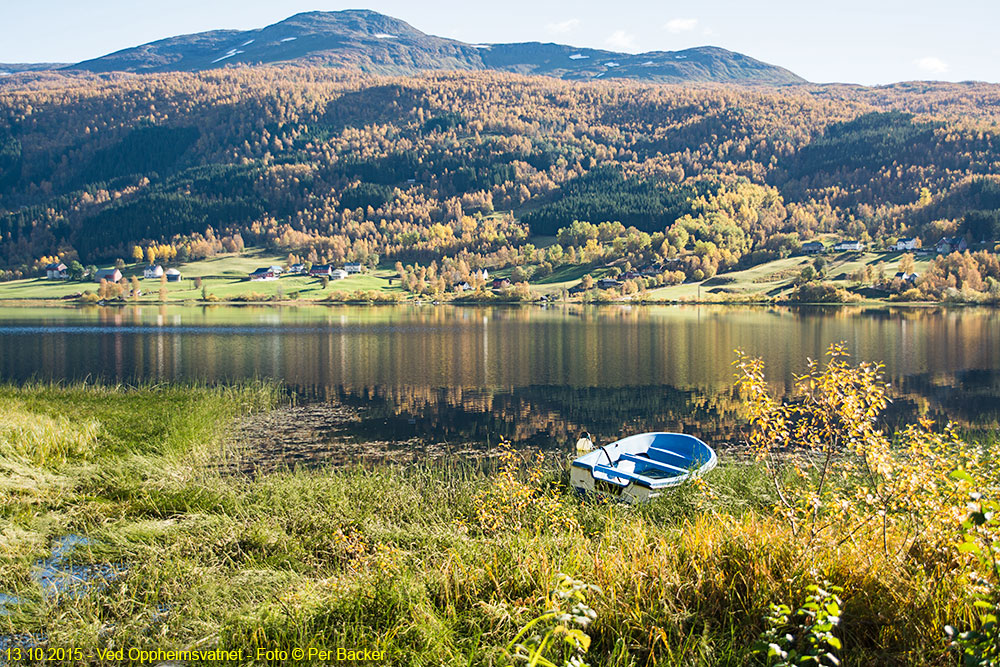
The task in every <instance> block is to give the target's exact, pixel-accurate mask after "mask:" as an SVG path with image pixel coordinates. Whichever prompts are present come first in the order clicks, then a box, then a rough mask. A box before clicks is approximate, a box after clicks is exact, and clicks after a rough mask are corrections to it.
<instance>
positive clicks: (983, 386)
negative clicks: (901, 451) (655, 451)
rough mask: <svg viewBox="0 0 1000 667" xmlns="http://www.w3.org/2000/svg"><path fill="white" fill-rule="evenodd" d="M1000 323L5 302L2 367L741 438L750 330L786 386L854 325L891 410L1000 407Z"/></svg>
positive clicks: (19, 375) (428, 428)
mask: <svg viewBox="0 0 1000 667" xmlns="http://www.w3.org/2000/svg"><path fill="white" fill-rule="evenodd" d="M998 325H1000V311H996V310H987V309H978V308H975V309H974V308H962V309H947V308H919V309H900V308H892V307H874V308H871V307H851V308H846V309H845V308H800V309H786V308H772V307H767V308H761V307H757V308H754V307H705V306H679V307H658V306H653V307H635V308H629V307H621V306H596V307H595V306H569V307H563V306H556V307H549V308H540V307H536V306H531V307H524V308H500V307H497V308H488V307H483V308H472V307H416V306H400V307H383V308H364V307H349V306H345V307H336V308H318V307H311V308H305V307H304V308H295V307H291V308H259V307H257V308H254V307H248V308H227V309H210V308H206V309H200V308H186V309H185V308H180V307H173V306H166V307H150V306H143V307H137V308H131V307H126V308H88V309H59V310H56V309H21V310H17V309H4V311H3V312H2V313H0V378H2V379H4V380H14V381H20V380H26V379H30V378H39V379H49V378H52V379H56V380H82V379H85V378H89V380H90V381H96V380H101V381H110V382H126V383H130V382H171V381H203V382H208V383H226V382H233V381H239V380H243V379H246V378H274V379H276V380H277V381H279V382H282V383H284V384H286V385H287V386H289V387H291V388H292V389H293V391H295V392H297V393H299V394H300V396H301V397H302V399H303V401H312V400H320V401H326V400H330V401H333V402H335V403H336V402H346V403H349V404H350V405H352V406H357V407H359V408H365V409H364V410H363V411H362V413H363V414H365V415H366V418H365V420H364V421H363V423H362V424H361V425H360V426H359V428H361V429H368V430H369V432H370V433H372V434H376V431H377V432H378V433H377V435H378V437H379V438H389V437H392V438H393V439H396V440H399V441H404V440H406V439H408V438H410V437H412V436H413V435H414V434H416V433H418V432H419V433H420V434H423V435H422V437H426V438H429V439H437V438H442V439H446V440H449V441H451V440H454V441H459V440H460V441H464V442H485V441H486V440H487V439H488V438H490V439H491V441H493V440H495V438H496V436H497V435H499V434H505V435H509V436H510V437H512V438H514V439H516V440H518V441H521V442H531V443H537V444H539V445H546V446H548V445H549V444H559V445H560V446H561V445H562V444H565V443H568V442H570V441H572V440H573V439H574V438H575V436H576V435H577V433H578V432H579V431H581V430H585V429H586V430H589V431H591V432H592V433H594V434H595V435H596V436H598V438H599V439H604V440H606V439H609V438H614V437H617V436H619V435H621V434H622V433H626V432H634V431H637V430H649V429H675V430H685V431H689V432H691V433H695V434H698V435H702V436H704V437H705V438H706V439H708V440H712V441H724V440H731V439H733V437H734V435H735V434H736V432H737V428H738V425H739V420H738V419H737V418H736V416H735V410H736V408H737V407H738V406H737V404H736V401H735V400H734V399H733V398H732V396H731V387H732V382H733V368H732V365H731V364H732V360H733V350H734V349H735V348H742V349H744V350H745V351H746V352H747V353H749V354H752V355H755V356H760V357H762V358H763V359H764V362H765V364H766V373H767V377H768V378H770V379H771V380H772V381H773V383H774V388H775V390H776V391H781V390H783V389H787V388H789V387H790V385H791V383H792V378H793V376H794V374H796V373H801V372H802V371H803V370H804V369H805V360H806V358H807V357H813V358H816V357H818V356H822V355H823V352H824V350H825V349H826V348H827V346H828V345H829V344H830V343H832V342H836V341H842V340H843V341H847V343H848V346H849V347H850V349H851V352H852V354H853V355H854V358H855V359H857V360H882V361H884V362H885V364H886V379H887V380H888V381H889V382H890V383H891V384H892V385H893V388H894V390H895V391H896V393H897V395H899V396H900V397H901V398H900V400H897V401H896V402H895V403H894V404H893V405H892V407H891V409H890V412H889V414H888V415H887V420H888V421H889V422H890V423H896V422H898V421H899V420H901V419H904V418H906V419H909V418H911V417H912V415H913V413H914V412H916V411H923V412H927V413H929V414H931V415H932V416H934V417H936V418H939V419H940V420H941V421H944V419H945V416H946V415H947V416H948V417H950V418H952V419H955V420H957V421H959V422H962V423H981V422H982V421H984V420H985V421H987V422H990V423H992V422H996V421H998V420H1000V415H998V412H1000V408H998V407H997V406H998V404H1000V400H998V399H1000V378H998V374H1000V336H998V335H997V331H998ZM380 420H381V421H380ZM411 420H412V422H413V423H411ZM379 429H381V430H379Z"/></svg>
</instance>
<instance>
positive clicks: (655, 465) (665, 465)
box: [619, 454, 687, 475]
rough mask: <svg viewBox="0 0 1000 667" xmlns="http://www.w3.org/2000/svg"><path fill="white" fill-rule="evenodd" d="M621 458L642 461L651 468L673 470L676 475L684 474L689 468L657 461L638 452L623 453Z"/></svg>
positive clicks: (635, 461) (633, 461)
mask: <svg viewBox="0 0 1000 667" xmlns="http://www.w3.org/2000/svg"><path fill="white" fill-rule="evenodd" d="M619 460H625V461H631V462H632V463H641V464H642V465H644V466H648V467H650V468H656V469H657V470H666V471H667V472H672V473H674V474H676V475H683V474H685V473H686V472H687V468H678V467H677V466H673V465H670V464H669V463H664V462H662V461H657V460H655V459H651V458H648V457H646V456H638V455H636V454H622V455H621V456H620V457H619Z"/></svg>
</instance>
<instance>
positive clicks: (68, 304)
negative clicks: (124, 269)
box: [0, 299, 1000, 310]
mask: <svg viewBox="0 0 1000 667" xmlns="http://www.w3.org/2000/svg"><path fill="white" fill-rule="evenodd" d="M557 305H565V306H630V307H631V306H744V307H746V306H758V307H773V306H780V307H783V308H798V307H806V308H816V307H831V308H845V307H852V306H853V307H858V306H862V307H872V306H887V307H893V308H941V307H944V308H992V309H1000V304H994V303H974V302H960V301H883V300H878V299H876V300H871V299H866V300H862V301H854V302H850V303H830V302H799V301H734V300H725V301H710V300H704V299H702V300H691V301H688V300H684V301H679V300H669V301H668V300H663V301H657V300H635V301H631V300H629V301H626V300H614V301H579V300H576V301H574V300H570V301H558V300H550V301H543V300H534V301H520V300H511V301H507V300H495V301H485V300H470V301H464V300H459V299H445V300H428V301H421V300H415V299H405V300H400V301H367V300H347V301H330V300H326V299H300V300H288V299H286V300H282V301H278V300H261V301H237V300H217V301H202V300H200V299H194V300H186V299H185V300H180V299H178V300H176V301H138V302H136V301H124V302H117V301H116V302H94V303H81V302H79V301H78V300H69V299H0V308H7V307H9V308H39V307H42V308H65V309H79V310H83V309H86V308H94V307H100V308H126V307H130V306H131V307H136V306H138V307H146V306H181V307H185V308H194V307H200V308H204V307H230V308H247V307H254V306H264V307H280V308H284V307H308V306H323V307H336V306H379V307H384V306H419V307H426V306H473V307H483V306H486V307H492V306H557Z"/></svg>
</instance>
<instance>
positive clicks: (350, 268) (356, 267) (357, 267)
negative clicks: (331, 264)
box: [344, 262, 365, 273]
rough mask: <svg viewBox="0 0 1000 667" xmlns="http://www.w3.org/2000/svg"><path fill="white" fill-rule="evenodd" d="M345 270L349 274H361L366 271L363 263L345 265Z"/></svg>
mask: <svg viewBox="0 0 1000 667" xmlns="http://www.w3.org/2000/svg"><path fill="white" fill-rule="evenodd" d="M344 270H345V271H347V272H348V273H361V272H362V271H364V270H365V267H363V266H362V265H361V262H349V263H347V264H344Z"/></svg>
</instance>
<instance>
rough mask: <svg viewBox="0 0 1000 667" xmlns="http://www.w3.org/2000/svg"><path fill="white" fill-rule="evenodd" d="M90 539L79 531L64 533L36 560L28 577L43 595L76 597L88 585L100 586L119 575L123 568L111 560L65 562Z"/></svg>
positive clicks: (49, 596) (47, 596)
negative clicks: (95, 562)
mask: <svg viewBox="0 0 1000 667" xmlns="http://www.w3.org/2000/svg"><path fill="white" fill-rule="evenodd" d="M89 544H90V540H89V539H88V538H86V537H83V536H81V535H66V536H65V537H63V538H61V539H59V540H57V541H56V542H55V544H53V546H52V555H51V556H49V557H48V558H47V559H45V560H43V561H39V562H38V563H36V565H35V567H34V568H33V569H32V571H31V578H32V579H33V580H34V582H35V583H36V584H37V585H38V587H39V588H41V589H42V595H44V596H45V597H46V598H47V599H51V598H55V597H60V596H69V597H71V598H79V597H81V596H83V595H84V594H85V593H86V592H87V588H88V586H90V585H97V586H103V585H104V584H106V583H107V582H109V581H113V580H114V579H117V578H118V577H120V576H121V575H122V574H123V573H124V571H125V568H124V566H123V565H120V564H114V563H97V564H92V565H73V564H71V563H68V562H67V561H68V560H69V557H70V555H72V553H73V551H74V550H75V549H76V548H77V547H85V546H88V545H89Z"/></svg>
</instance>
